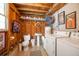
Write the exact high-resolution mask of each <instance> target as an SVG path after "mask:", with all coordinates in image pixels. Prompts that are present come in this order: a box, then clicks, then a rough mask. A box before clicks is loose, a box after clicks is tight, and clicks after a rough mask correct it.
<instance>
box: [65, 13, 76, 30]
mask: <svg viewBox="0 0 79 59" xmlns="http://www.w3.org/2000/svg"><path fill="white" fill-rule="evenodd" d="M75 28H76V12H72V13H70V14H68V15H66V29H75Z"/></svg>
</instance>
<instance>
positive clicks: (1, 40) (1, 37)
mask: <svg viewBox="0 0 79 59" xmlns="http://www.w3.org/2000/svg"><path fill="white" fill-rule="evenodd" d="M5 40H6V38H5V32H0V50H2V49H3V48H5V43H6V42H5Z"/></svg>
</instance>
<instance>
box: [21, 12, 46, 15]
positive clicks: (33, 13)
mask: <svg viewBox="0 0 79 59" xmlns="http://www.w3.org/2000/svg"><path fill="white" fill-rule="evenodd" d="M20 13H23V14H32V15H45V14H42V13H35V12H20Z"/></svg>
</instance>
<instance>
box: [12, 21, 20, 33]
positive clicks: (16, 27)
mask: <svg viewBox="0 0 79 59" xmlns="http://www.w3.org/2000/svg"><path fill="white" fill-rule="evenodd" d="M12 32H14V33H18V32H20V23H19V22H18V21H13V23H12Z"/></svg>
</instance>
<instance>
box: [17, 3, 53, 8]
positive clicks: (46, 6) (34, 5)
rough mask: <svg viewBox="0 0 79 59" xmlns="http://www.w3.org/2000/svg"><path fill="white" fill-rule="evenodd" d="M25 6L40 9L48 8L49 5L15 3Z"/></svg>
mask: <svg viewBox="0 0 79 59" xmlns="http://www.w3.org/2000/svg"><path fill="white" fill-rule="evenodd" d="M18 4H19V5H25V6H32V7H41V8H50V7H51V4H53V3H51V4H49V3H17V5H18Z"/></svg>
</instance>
